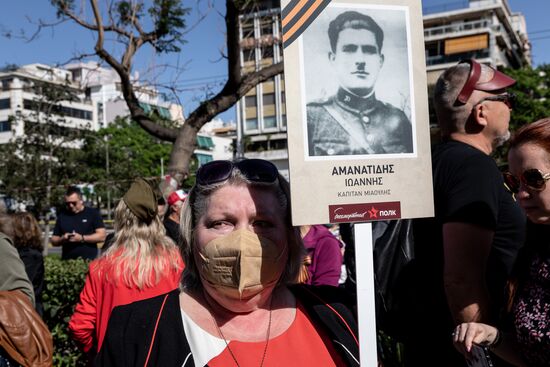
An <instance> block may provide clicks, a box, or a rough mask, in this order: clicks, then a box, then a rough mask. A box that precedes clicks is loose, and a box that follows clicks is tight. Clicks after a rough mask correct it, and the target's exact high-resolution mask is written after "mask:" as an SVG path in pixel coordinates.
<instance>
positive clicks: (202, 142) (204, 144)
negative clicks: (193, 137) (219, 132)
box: [197, 135, 214, 150]
mask: <svg viewBox="0 0 550 367" xmlns="http://www.w3.org/2000/svg"><path fill="white" fill-rule="evenodd" d="M197 148H199V149H205V150H212V149H214V142H213V141H212V138H211V137H209V136H200V135H197Z"/></svg>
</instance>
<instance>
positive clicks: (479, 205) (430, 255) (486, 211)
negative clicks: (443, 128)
mask: <svg viewBox="0 0 550 367" xmlns="http://www.w3.org/2000/svg"><path fill="white" fill-rule="evenodd" d="M432 165H433V186H434V204H435V217H434V218H425V219H417V220H415V221H414V237H415V261H414V263H415V264H414V274H415V276H414V278H412V279H414V280H413V281H412V282H414V283H415V284H414V285H413V286H412V289H415V290H416V294H415V295H414V296H413V298H414V301H412V302H413V304H411V305H409V306H410V307H411V309H412V310H413V312H414V314H415V316H413V317H415V319H416V320H417V322H421V321H422V320H423V321H428V322H429V325H430V326H428V327H427V329H430V328H436V329H438V330H439V331H440V332H444V333H445V335H444V336H445V340H447V339H448V340H449V342H450V338H448V335H450V332H451V330H452V328H453V326H454V325H453V321H452V318H451V314H450V311H449V309H448V305H447V300H446V296H445V292H444V288H443V235H442V228H443V224H444V223H448V222H462V223H471V224H475V225H479V226H482V227H484V228H488V229H491V230H494V232H495V234H494V239H493V244H492V248H491V252H490V254H489V259H488V263H487V269H486V280H487V289H488V291H489V297H490V308H491V310H490V312H491V318H492V320H491V322H495V323H497V322H498V317H499V313H500V311H501V309H502V307H503V304H504V300H505V297H504V296H505V286H506V281H507V279H508V277H509V275H510V273H511V271H512V268H513V266H514V262H515V259H516V257H517V253H518V251H519V249H520V248H521V246H522V244H523V242H524V233H525V216H524V215H523V213H522V211H521V209H520V208H519V206H518V205H517V203H516V202H515V201H514V198H513V197H512V195H511V194H510V193H509V192H508V191H507V190H506V188H505V186H504V182H503V179H502V174H501V172H500V171H499V169H498V167H497V165H496V163H495V162H494V160H493V159H492V158H491V157H490V156H488V155H486V154H484V153H483V152H481V151H479V150H477V149H475V148H474V147H472V146H470V145H467V144H464V143H461V142H457V141H449V142H445V143H443V144H440V145H439V146H437V147H435V149H434V151H433V152H432ZM468 266H469V264H464V267H465V268H467V267H468ZM412 289H411V290H409V291H410V292H414V291H413V290H412ZM425 326H426V325H425ZM447 333H448V334H447ZM440 336H441V335H440ZM433 337H435V338H437V337H438V336H437V335H435V334H434V335H433Z"/></svg>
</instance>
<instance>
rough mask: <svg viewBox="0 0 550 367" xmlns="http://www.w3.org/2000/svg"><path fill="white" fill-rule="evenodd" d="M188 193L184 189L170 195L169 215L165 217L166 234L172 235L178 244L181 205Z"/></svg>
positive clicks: (168, 202) (168, 201)
mask: <svg viewBox="0 0 550 367" xmlns="http://www.w3.org/2000/svg"><path fill="white" fill-rule="evenodd" d="M186 197H187V194H186V193H185V191H183V190H177V191H174V192H173V193H171V194H170V195H169V196H168V200H167V204H168V215H167V216H166V217H165V218H164V227H165V228H166V235H167V236H168V237H170V238H171V239H172V240H173V241H174V242H175V243H176V245H179V244H180V236H181V234H180V213H181V207H182V206H183V202H184V201H185V198H186Z"/></svg>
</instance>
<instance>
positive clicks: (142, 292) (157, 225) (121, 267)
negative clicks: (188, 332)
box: [69, 179, 184, 356]
mask: <svg viewBox="0 0 550 367" xmlns="http://www.w3.org/2000/svg"><path fill="white" fill-rule="evenodd" d="M156 200H157V199H156V196H155V194H154V192H153V190H152V188H151V186H150V185H149V183H148V182H146V181H145V180H143V179H136V180H135V181H134V182H133V183H132V185H131V187H130V189H129V190H128V192H126V194H125V195H124V197H123V198H122V200H120V202H119V203H118V205H117V207H116V209H115V218H114V227H115V237H114V240H113V244H112V245H111V246H110V247H109V249H108V250H107V251H106V252H105V253H104V254H103V255H102V256H101V257H100V258H99V259H97V260H95V261H93V262H92V263H90V269H89V273H88V275H87V277H86V282H85V285H84V289H83V290H82V292H81V293H80V300H79V302H78V304H77V305H76V308H75V312H74V314H73V316H72V317H71V319H70V321H69V331H70V333H71V335H72V337H73V339H74V340H75V342H76V343H77V345H79V346H80V347H81V348H82V349H83V350H84V352H87V353H89V355H90V356H93V355H94V352H95V351H96V350H98V349H99V348H101V345H102V343H103V339H104V336H105V330H106V329H107V322H108V320H109V315H110V314H111V310H112V309H113V308H114V307H116V306H118V305H124V304H128V303H131V302H134V301H137V300H141V299H145V298H149V297H153V296H157V295H159V294H162V293H165V292H168V291H171V290H173V289H175V288H177V287H178V283H179V279H180V277H181V272H182V270H183V267H184V265H183V262H182V260H181V256H180V254H179V251H178V248H177V247H176V245H175V244H174V243H173V242H172V240H170V239H169V238H168V237H167V236H166V234H165V231H164V226H163V225H162V222H161V221H160V218H159V217H158V215H157V201H156Z"/></svg>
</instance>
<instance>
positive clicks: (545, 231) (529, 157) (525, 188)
mask: <svg viewBox="0 0 550 367" xmlns="http://www.w3.org/2000/svg"><path fill="white" fill-rule="evenodd" d="M508 163H509V168H510V172H509V173H506V174H505V181H506V184H507V185H508V187H509V188H510V190H511V191H512V192H514V193H515V197H516V200H517V201H518V203H519V204H520V206H521V207H522V208H523V210H524V211H525V214H526V215H527V218H528V219H529V221H528V225H527V240H526V244H525V247H524V249H523V250H522V251H523V253H522V254H521V256H520V257H519V258H518V263H517V265H516V270H517V271H516V273H517V285H516V287H515V289H516V292H515V299H514V304H513V309H512V311H513V316H514V326H515V332H514V333H511V334H506V333H503V332H501V331H499V330H498V329H497V328H495V327H493V326H490V325H486V324H481V323H467V324H461V325H459V326H457V328H456V330H455V332H454V334H453V335H454V341H455V343H456V345H457V346H458V348H459V349H460V350H462V351H463V352H464V353H465V355H466V356H468V352H469V351H470V349H471V348H472V344H473V343H475V344H482V345H483V344H484V345H488V346H489V349H491V350H492V351H493V352H494V353H495V354H497V355H499V356H500V357H501V358H503V359H505V360H507V361H508V362H510V363H512V364H514V365H516V366H530V367H542V366H548V363H549V362H548V361H549V360H550V185H549V184H548V180H550V118H545V119H542V120H539V121H537V122H534V123H532V124H529V125H526V126H523V127H522V128H521V129H519V130H518V131H517V133H516V134H515V136H514V138H513V139H512V140H511V142H510V152H509V154H508Z"/></svg>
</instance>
